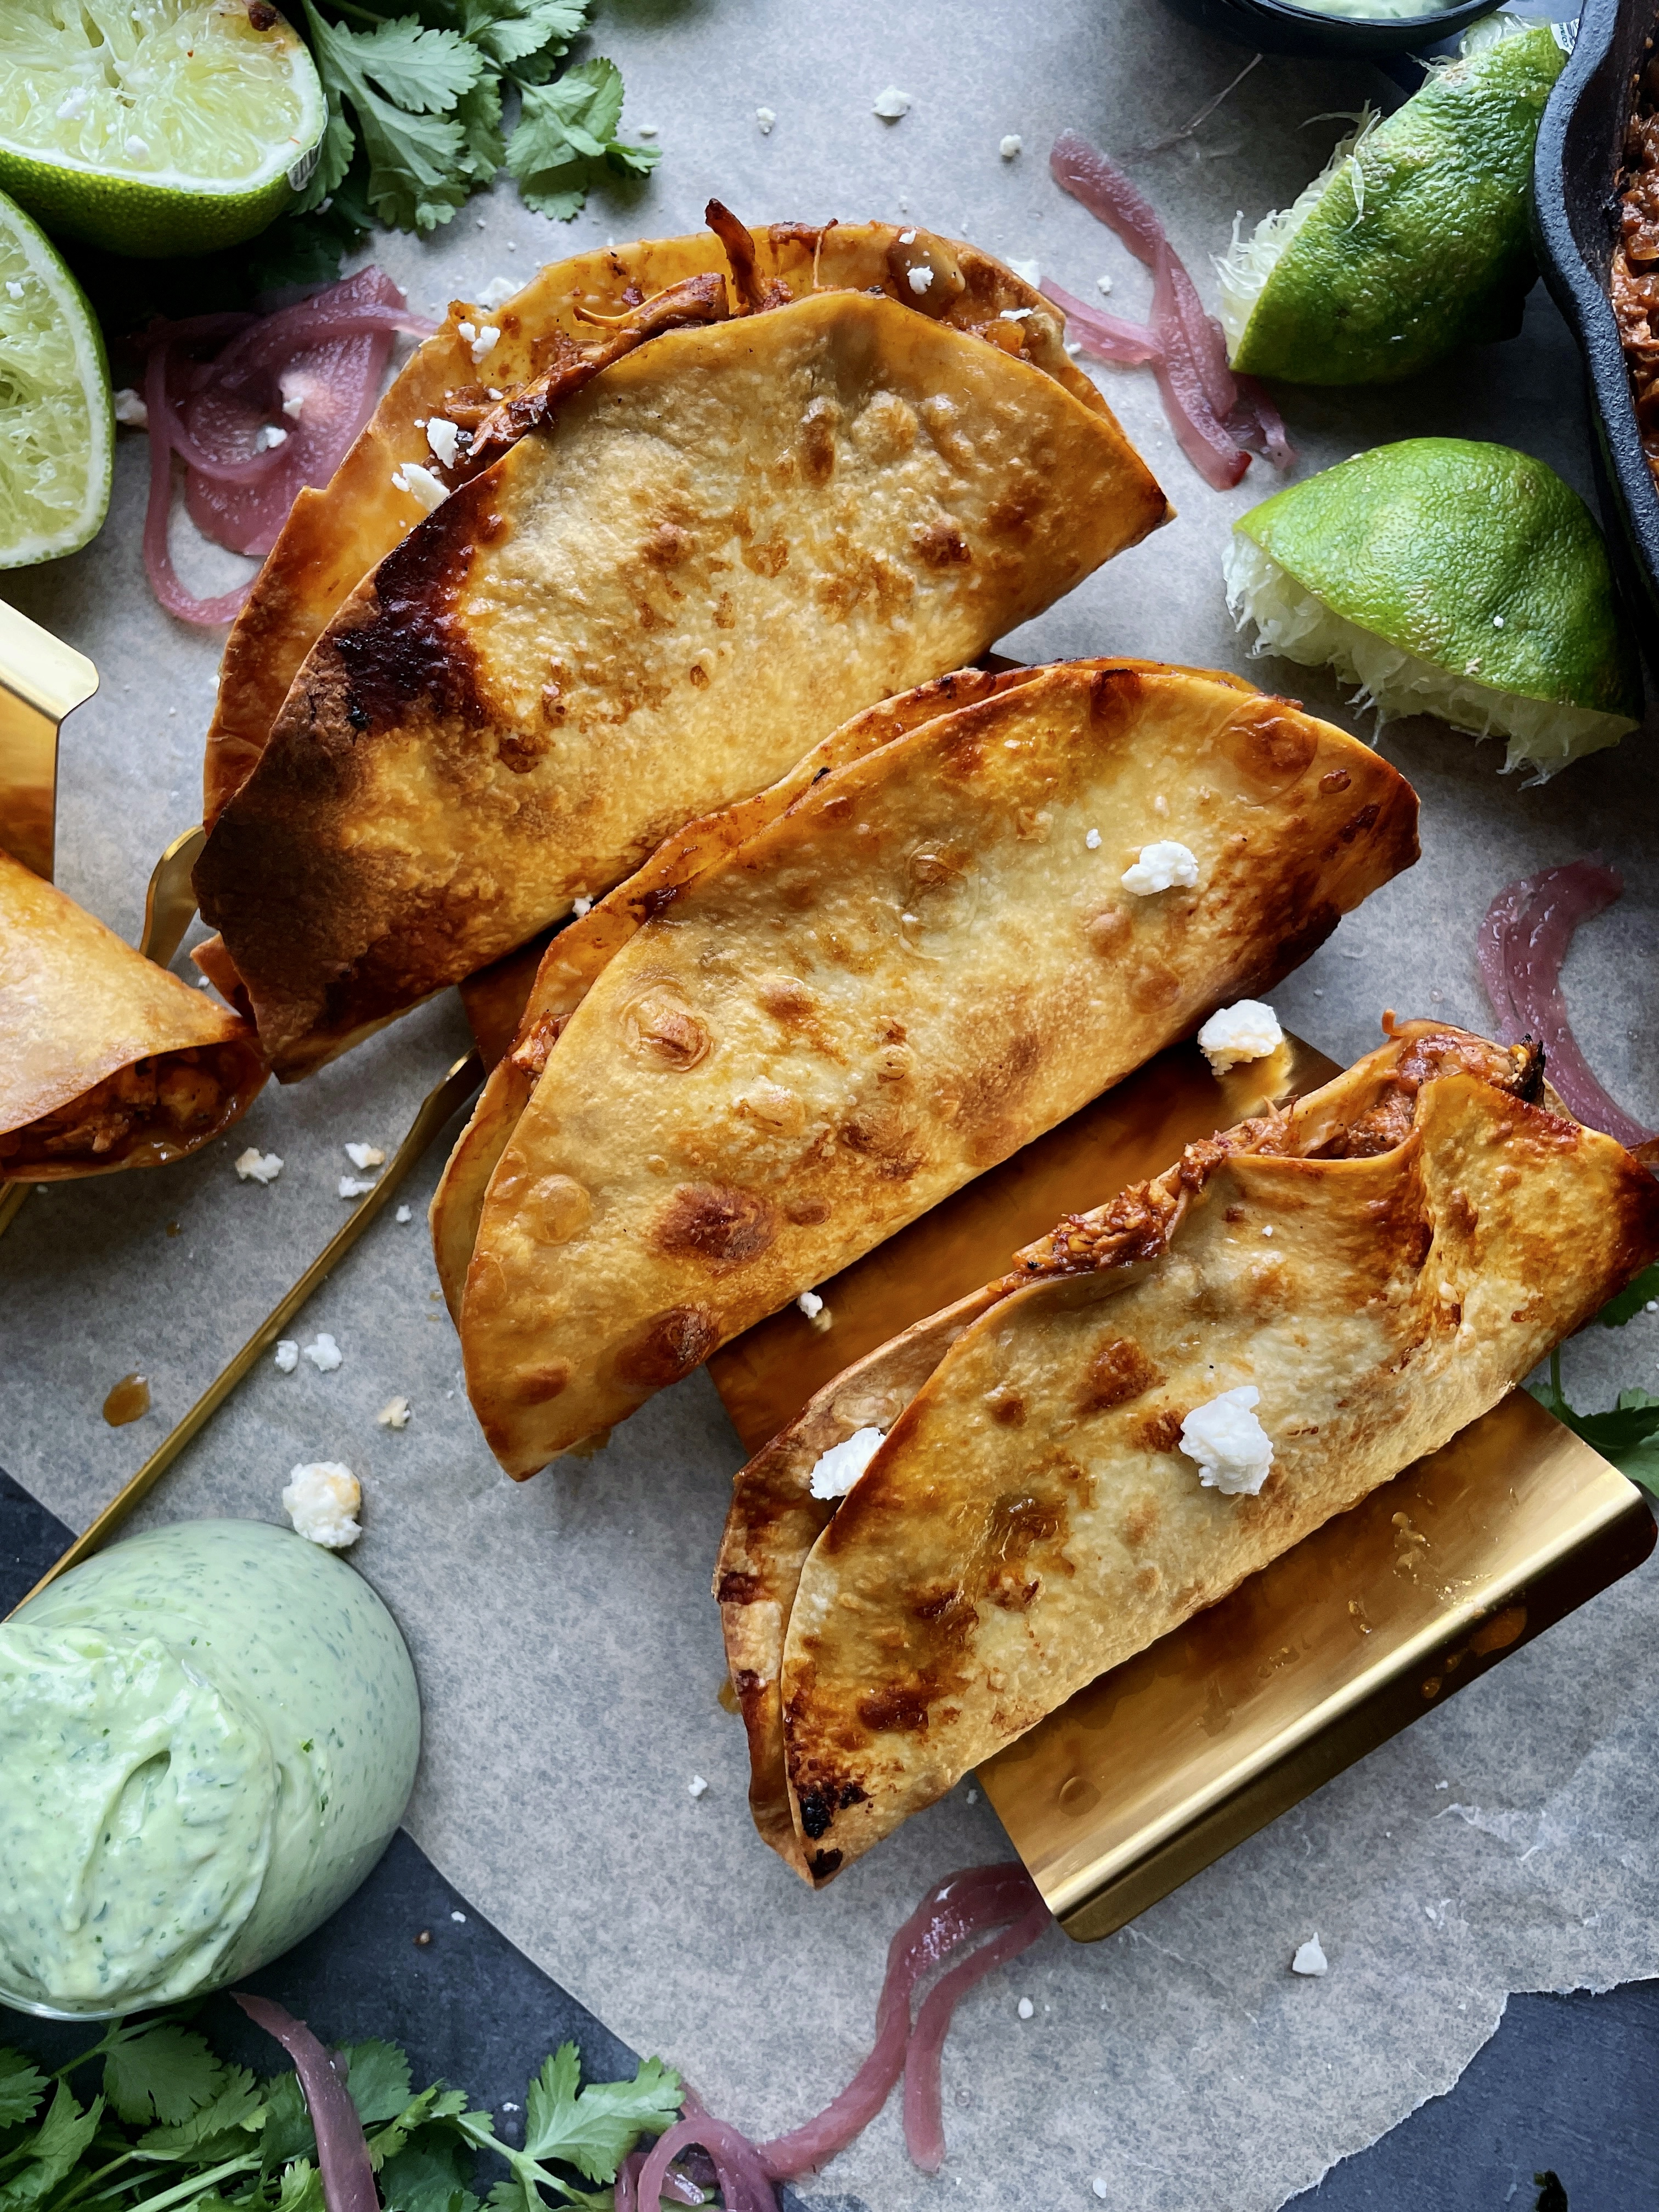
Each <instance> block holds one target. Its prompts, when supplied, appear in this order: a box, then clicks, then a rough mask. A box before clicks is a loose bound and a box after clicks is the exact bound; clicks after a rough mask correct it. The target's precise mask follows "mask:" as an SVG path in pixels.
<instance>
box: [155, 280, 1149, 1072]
mask: <svg viewBox="0 0 1659 2212" xmlns="http://www.w3.org/2000/svg"><path fill="white" fill-rule="evenodd" d="M1006 327H1009V328H1018V329H1022V330H1023V329H1024V328H1025V327H1026V325H1023V324H1022V325H1007V326H1006ZM1164 512H1165V509H1164V496H1163V494H1162V493H1161V492H1160V491H1159V490H1158V486H1157V484H1156V483H1154V482H1153V480H1152V477H1151V476H1150V474H1149V473H1148V472H1147V471H1146V468H1145V467H1144V466H1143V465H1142V464H1141V462H1140V461H1139V459H1138V458H1137V456H1136V455H1135V453H1134V452H1133V448H1132V447H1130V446H1129V445H1128V443H1127V441H1126V440H1125V438H1124V437H1123V435H1122V433H1121V431H1120V430H1119V429H1118V428H1117V426H1116V424H1115V422H1113V421H1112V419H1111V418H1110V416H1108V415H1106V414H1105V413H1104V411H1103V410H1094V409H1091V408H1090V407H1088V406H1086V405H1085V404H1084V403H1083V402H1082V401H1081V400H1079V398H1076V397H1075V396H1074V394H1073V392H1071V391H1070V390H1069V389H1068V388H1067V387H1066V386H1064V385H1063V384H1061V383H1060V382H1059V381H1058V380H1056V379H1055V378H1054V377H1053V376H1050V375H1048V374H1045V373H1044V372H1043V371H1042V370H1041V369H1039V368H1036V367H1034V366H1033V365H1032V364H1031V362H1030V361H1029V360H1027V359H1025V358H1024V357H1023V356H1012V355H1010V354H1007V353H1006V352H1004V351H1002V350H1001V349H1000V348H999V347H997V346H996V345H994V344H991V343H985V342H984V341H983V340H981V338H979V337H970V336H966V335H964V334H963V332H962V331H958V330H957V329H955V328H953V327H951V325H949V324H948V323H945V322H939V321H934V320H932V319H929V318H928V317H927V315H925V314H921V313H917V312H915V311H914V310H913V309H911V308H908V307H901V306H900V305H898V304H897V303H896V301H893V300H890V299H888V298H886V297H879V298H878V297H872V296H870V295H867V294H862V293H856V292H849V291H831V292H821V293H818V294H817V295H811V296H809V297H805V298H803V299H800V300H798V301H793V303H790V304H787V305H784V306H781V307H774V308H771V309H769V311H768V312H766V313H760V314H753V315H749V316H745V317H744V318H741V319H735V320H730V321H723V322H717V323H714V324H712V325H708V326H707V327H702V328H696V329H679V330H671V331H666V332H665V334H663V335H662V336H660V337H656V338H654V339H653V341H652V342H651V343H650V344H648V345H646V346H643V347H641V348H639V349H635V351H633V352H631V353H629V354H628V355H627V356H625V357H623V359H621V360H619V361H617V362H615V363H614V364H613V365H612V366H611V367H610V368H607V369H606V370H605V372H604V374H601V375H599V376H598V377H596V378H594V379H593V380H592V381H590V382H589V383H587V384H586V386H584V387H583V388H582V389H581V390H580V391H579V392H577V393H576V394H575V396H574V398H571V399H569V400H568V402H567V403H565V404H563V405H562V407H561V408H560V410H559V412H558V416H557V419H556V423H555V424H554V425H553V426H552V427H551V428H547V429H539V430H536V431H533V432H532V433H531V434H530V435H526V436H524V437H521V438H520V440H519V441H518V442H517V443H516V444H515V445H513V446H511V447H509V449H508V450H507V453H505V454H504V455H503V456H502V458H501V459H500V460H498V461H496V462H495V463H494V464H493V465H490V466H489V467H488V468H487V469H485V470H484V471H483V474H481V475H479V476H477V477H472V478H471V480H470V481H469V482H466V483H463V484H462V485H461V486H460V488H459V489H458V490H456V491H454V492H453V493H452V494H451V495H450V496H449V497H448V498H447V500H445V501H444V502H443V504H442V505H441V506H440V507H438V508H437V509H436V510H435V512H434V513H432V514H430V515H428V517H427V518H426V520H424V521H422V523H420V524H419V525H418V526H416V528H415V529H414V530H412V531H411V532H410V534H409V536H408V537H407V538H405V539H404V541H403V543H402V544H400V545H398V547H397V548H396V550H394V551H393V552H392V553H391V554H390V555H388V556H387V557H386V560H385V561H383V562H381V564H380V567H379V568H377V569H376V570H375V571H374V573H373V574H371V575H370V576H368V577H367V578H365V579H364V580H363V582H362V584H361V585H360V586H358V588H357V589H356V591H355V592H353V593H352V594H351V596H350V597H349V599H347V600H346V602H345V604H344V605H343V606H342V607H341V608H340V609H339V610H338V611H337V613H336V614H335V615H334V616H333V617H332V618H331V621H330V623H329V624H328V627H327V629H325V632H324V634H323V635H322V636H321V637H320V638H319V640H318V641H317V643H316V645H315V646H314V647H313V649H312V651H311V653H310V654H309V656H308V658H307V660H306V662H305V664H304V665H303V667H302V669H301V671H300V674H299V675H298V677H297V678H295V683H294V685H293V687H292V690H290V692H289V697H288V699H287V702H286V703H285V704H284V706H283V709H282V711H281V713H280V714H279V715H278V717H277V720H276V726H275V728H274V730H273V732H272V733H271V736H270V741H269V743H268V744H266V746H265V748H264V752H263V753H262V755H261V757H260V758H259V761H258V765H257V766H256V767H255V768H254V769H253V770H252V773H251V774H250V775H249V776H248V777H247V779H246V781H245V782H244V783H243V784H242V786H241V787H240V790H239V791H238V792H237V793H236V794H235V796H234V799H231V801H230V802H229V804H228V805H227V806H226V807H225V809H224V811H222V814H221V815H220V817H219V819H218V821H217V823H216V825H215V827H214V829H213V830H212V832H211V833H210V836H209V840H208V843H207V847H206V849H205V851H204V854H203V855H202V858H201V860H199V862H198V863H197V868H196V876H195V880H196V886H197V893H198V896H199V898H200V901H201V907H202V912H203V915H204V918H205V919H206V920H207V921H209V922H210V924H211V925H212V926H213V927H216V928H217V929H218V930H220V931H221V932H222V935H223V938H224V943H225V947H226V950H227V951H228V956H229V957H230V960H231V961H232V962H233V963H234V966H235V969H236V970H237V972H238V973H239V975H240V977H241V980H242V981H243V983H244V984H245V985H246V989H247V992H248V994H249V997H250V1000H251V1001H252V1006H253V1009H254V1012H255V1015H256V1017H257V1019H258V1027H259V1031H260V1036H261V1037H262V1039H263V1040H264V1043H265V1045H266V1047H267V1048H268V1049H269V1051H270V1054H271V1058H272V1061H273V1064H274V1066H275V1067H276V1072H277V1073H278V1074H279V1075H280V1076H282V1077H283V1078H285V1079H292V1078H294V1077H295V1076H298V1075H301V1074H303V1073H306V1072H307V1071H308V1070H309V1069H310V1068H312V1067H313V1066H317V1065H318V1064H319V1062H320V1061H322V1060H325V1059H327V1058H329V1057H330V1056H331V1054H334V1053H336V1052H337V1051H340V1050H342V1049H343V1048H345V1047H346V1046H347V1045H348V1044H349V1043H350V1042H353V1041H355V1040H356V1038H357V1037H359V1036H362V1035H364V1034H365V1033H366V1032H367V1031H368V1030H370V1029H372V1028H374V1027H375V1026H377V1025H378V1024H380V1023H381V1022H384V1021H386V1020H387V1019H389V1018H392V1016H393V1015H395V1014H396V1013H398V1012H401V1011H402V1010H404V1008H406V1007H408V1006H411V1005H413V1004H414V1003H415V1002H416V1000H419V999H421V998H422V997H424V996H426V995H428V994H429V993H431V992H432V991H434V990H435V989H437V988H439V987H441V986H442V985H444V984H446V983H448V982H452V981H457V980H459V978H460V977H461V976H463V975H467V974H470V973H471V971H472V970H473V969H477V968H479V967H482V966H483V965H485V964H486V963H489V961H491V960H493V959H495V958H497V957H500V955H501V954H502V953H503V952H506V951H510V950H511V949H512V948H513V946H514V945H518V944H520V943H522V942H523V941H524V940H525V939H526V938H527V937H529V936H532V935H533V934H534V933H535V932H536V931H537V930H538V928H541V927H544V925H545V924H546V923H547V922H549V921H551V920H553V919H554V918H556V916H558V915H562V914H564V913H566V912H568V909H569V908H570V905H571V903H572V902H573V900H574V898H575V897H577V896H580V895H582V894H584V893H592V892H596V891H600V890H605V889H606V888H608V887H609V886H610V885H611V884H614V883H616V882H617V881H619V880H620V879H621V878H623V877H624V876H626V875H627V874H628V873H629V872H630V871H631V870H632V869H633V868H635V867H637V866H639V865H640V863H641V861H642V860H645V859H646V858H647V856H648V855H649V854H651V853H652V852H653V850H654V849H655V848H656V847H657V846H658V845H659V844H660V843H661V842H662V840H663V839H664V837H665V836H669V835H671V833H672V832H673V831H674V830H675V829H678V827H679V826H680V825H681V823H684V822H686V821H687V820H689V819H691V818H692V817H696V816H697V815H699V814H702V813H703V812H706V811H708V809H709V808H710V807H713V806H716V805H726V804H727V803H728V802H729V801H730V800H731V799H733V798H735V797H738V796H741V795H743V794H744V793H748V792H752V791H755V790H757V789H759V788H761V787H764V786H765V785H767V784H768V783H770V782H772V781H775V779H776V778H777V777H778V776H779V775H781V774H783V773H784V771H785V770H786V769H788V768H789V767H791V766H792V765H793V763H795V762H797V761H798V760H799V759H800V757H801V756H802V755H803V754H804V753H805V752H806V751H807V750H810V748H811V745H812V744H815V743H816V742H817V739H818V738H821V737H823V736H824V735H826V734H827V733H828V732H829V731H831V730H833V729H835V728H836V727H837V726H839V725H840V724H841V723H842V722H843V721H844V720H847V718H848V716H849V715H850V714H854V713H855V712H857V711H858V710H860V708H864V707H866V706H867V705H869V704H870V703H871V702H872V701H874V700H876V699H878V698H881V697H883V696H886V695H887V694H889V693H891V692H894V691H900V690H906V689H908V687H909V686H911V685H912V684H915V683H917V682H918V681H920V680H921V679H924V678H927V677H930V676H933V675H934V674H936V673H937V672H938V671H939V670H940V669H941V668H949V667H952V666H955V665H959V664H961V663H963V662H966V661H969V660H971V659H974V658H975V656H976V655H977V654H978V653H981V651H982V650H983V649H984V647H986V646H987V645H988V644H989V643H990V642H991V641H993V640H994V638H996V637H997V636H999V635H1001V634H1002V633H1003V632H1004V631H1006V630H1007V629H1012V628H1013V627H1015V626H1016V625H1017V624H1018V623H1021V622H1023V621H1024V620H1026V619H1027V618H1028V617H1030V616H1032V615H1034V614H1036V613H1037V612H1038V611H1041V609H1042V608H1043V607H1045V606H1047V605H1048V604H1049V603H1050V601H1052V600H1053V599H1057V598H1059V597H1060V596H1061V595H1063V594H1064V593H1065V592H1067V591H1069V590H1071V588H1072V587H1073V585H1075V584H1076V583H1078V582H1079V580H1081V579H1082V578H1083V577H1084V576H1085V575H1086V574H1088V573H1089V572H1090V571H1091V569H1092V568H1096V567H1097V565H1098V564H1099V563H1100V562H1102V561H1103V560H1105V559H1107V558H1109V556H1111V555H1112V554H1113V553H1115V552H1117V551H1120V550H1121V549H1122V548H1123V547H1124V546H1125V545H1127V544H1133V543H1134V542H1136V541H1137V540H1138V539H1139V538H1141V537H1144V536H1145V535H1146V532H1148V531H1149V530H1151V529H1152V528H1153V527H1154V526H1156V525H1157V524H1158V522H1159V521H1161V520H1163V518H1164Z"/></svg>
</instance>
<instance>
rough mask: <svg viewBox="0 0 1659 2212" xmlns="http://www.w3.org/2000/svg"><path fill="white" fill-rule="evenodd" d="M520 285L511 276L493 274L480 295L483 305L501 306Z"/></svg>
mask: <svg viewBox="0 0 1659 2212" xmlns="http://www.w3.org/2000/svg"><path fill="white" fill-rule="evenodd" d="M518 289H519V287H518V284H517V283H516V282H515V280H514V279H513V277H511V276H492V277H491V278H490V280H489V283H487V284H486V285H485V286H484V288H483V291H482V292H480V293H479V295H478V305H479V306H480V307H501V305H502V304H503V302H504V301H507V300H510V299H511V298H512V297H513V294H514V293H515V292H516V291H517V290H518Z"/></svg>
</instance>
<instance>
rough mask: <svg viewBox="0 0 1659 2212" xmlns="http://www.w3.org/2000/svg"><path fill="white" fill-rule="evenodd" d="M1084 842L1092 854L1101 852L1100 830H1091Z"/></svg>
mask: <svg viewBox="0 0 1659 2212" xmlns="http://www.w3.org/2000/svg"><path fill="white" fill-rule="evenodd" d="M1083 842H1084V843H1085V845H1086V846H1087V847H1088V848H1089V850H1090V851H1091V853H1097V852H1098V851H1099V850H1100V832H1099V830H1098V829H1091V830H1090V831H1089V832H1088V834H1087V836H1085V838H1084V840H1083Z"/></svg>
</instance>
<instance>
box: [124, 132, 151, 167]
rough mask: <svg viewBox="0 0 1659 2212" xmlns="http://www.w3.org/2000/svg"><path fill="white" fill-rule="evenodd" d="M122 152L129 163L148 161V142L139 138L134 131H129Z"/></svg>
mask: <svg viewBox="0 0 1659 2212" xmlns="http://www.w3.org/2000/svg"><path fill="white" fill-rule="evenodd" d="M124 150H125V154H126V157H127V159H128V161H149V140H148V139H147V138H141V137H139V136H138V133H137V131H131V132H130V133H129V134H128V136H127V138H126V140H125V149H124Z"/></svg>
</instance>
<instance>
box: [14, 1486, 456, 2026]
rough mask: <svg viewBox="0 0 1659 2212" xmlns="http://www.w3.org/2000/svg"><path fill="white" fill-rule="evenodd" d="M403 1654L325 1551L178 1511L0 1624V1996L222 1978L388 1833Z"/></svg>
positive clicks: (332, 1887)
mask: <svg viewBox="0 0 1659 2212" xmlns="http://www.w3.org/2000/svg"><path fill="white" fill-rule="evenodd" d="M420 1743H421V1708H420V1700H419V1698H418V1696H417V1694H416V1686H415V1669H414V1668H413V1666H412V1665H411V1663H410V1656H409V1653H408V1651H407V1650H406V1649H405V1647H404V1640H403V1638H402V1636H401V1635H400V1634H399V1633H398V1626H397V1624H396V1622H395V1621H394V1620H392V1615H391V1614H390V1613H388V1612H387V1611H386V1607H385V1606H384V1605H383V1604H382V1603H381V1601H380V1599H379V1598H378V1597H377V1596H376V1595H375V1594H374V1591H373V1590H372V1589H370V1588H369V1586H368V1583H366V1582H365V1581H364V1580H363V1579H362V1576H361V1575H359V1574H358V1573H357V1572H356V1570H355V1569H354V1568H351V1567H349V1566H348V1565H346V1563H345V1561H344V1560H343V1559H339V1558H337V1557H336V1555H335V1554H334V1553H331V1552H325V1551H323V1550H321V1549H319V1547H318V1546H316V1545H315V1544H309V1543H307V1541H305V1539H304V1538H303V1537H301V1536H296V1535H295V1534H293V1533H292V1532H291V1531H290V1530H289V1529H286V1528H273V1527H272V1526H270V1523H268V1522H263V1521H186V1522H179V1523H178V1524H177V1525H176V1526H174V1527H172V1528H160V1529H156V1530H155V1531H154V1532H153V1533H151V1534H147V1535H143V1536H134V1537H132V1538H131V1539H129V1540H128V1541H126V1542H125V1543H120V1544H116V1545H113V1546H112V1547H111V1548H110V1549H109V1550H107V1551H105V1552H100V1553H98V1554H97V1555H96V1557H95V1558H93V1559H85V1560H82V1563H81V1565H79V1566H77V1567H73V1568H71V1569H70V1571H69V1572H68V1573H67V1574H65V1575H64V1576H62V1577H60V1578H59V1579H58V1581H57V1582H55V1583H50V1584H49V1585H48V1586H47V1588H46V1589H44V1590H42V1591H41V1592H40V1595H38V1596H37V1597H34V1598H32V1599H31V1600H30V1601H28V1603H27V1605H24V1606H22V1607H20V1608H19V1610H18V1611H17V1612H16V1613H14V1614H13V1615H12V1617H11V1619H10V1620H8V1621H5V1622H3V1623H0V2002H3V2003H5V2004H9V2005H12V2006H15V2007H16V2008H18V2009H19V2010H21V2011H24V2012H33V2013H41V2014H46V2015H49V2016H51V2017H53V2018H57V2019H98V2018H106V2017H108V2016H109V2015H112V2014H117V2013H128V2012H136V2011H138V2010H141V2009H143V2008H148V2007H149V2006H152V2005H161V2004H172V2003H175V2002H178V2001H179V1999H180V1998H184V1997H191V1996H198V1995H200V1994H202V1993H203V1992H204V1991H205V1990H213V1989H219V1988H222V1986H223V1985H224V1984H226V1983H228V1982H231V1981H234V1980H235V1979H237V1978H239V1977H240V1976H241V1975H244V1974H246V1973H250V1972H252V1970H253V1969H254V1968H255V1967H256V1966H262V1965H263V1964H264V1961H265V1960H268V1959H274V1958H276V1956H277V1955H278V1954H279V1953H281V1952H283V1951H286V1950H288V1949H289V1948H290V1947H291V1946H292V1945H293V1944H295V1943H297V1942H299V1941H300V1939H301V1936H307V1935H309V1934H310V1932H311V1930H312V1929H313V1928H315V1927H318V1926H319V1925H320V1923H322V1922H323V1921H324V1920H325V1919H326V1918H327V1917H328V1916H329V1914H330V1913H331V1912H332V1911H335V1909H336V1908H337V1906H338V1905H343V1903H344V1901H345V1899H347V1898H348V1897H349V1896H350V1894H351V1893H352V1891H353V1890H355V1889H356V1887H358V1885H359V1883H361V1882H362V1880H363V1879H364V1877H365V1876H366V1875H368V1872H369V1871H370V1869H372V1868H373V1866H374V1863H375V1861H376V1860H377V1859H378V1858H379V1857H380V1854H381V1852H382V1851H383V1850H385V1849H386V1845H387V1844H388V1843H390V1842H391V1840H392V1835H393V1833H394V1832H395V1831H396V1828H397V1826H398V1820H399V1819H400V1818H401V1817H402V1814H403V1809H404V1804H405V1803H406V1802H407V1801H408V1797H409V1792H410V1786H411V1784H413V1782H414V1779H415V1763H416V1758H417V1757H418V1755H419V1753H420Z"/></svg>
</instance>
